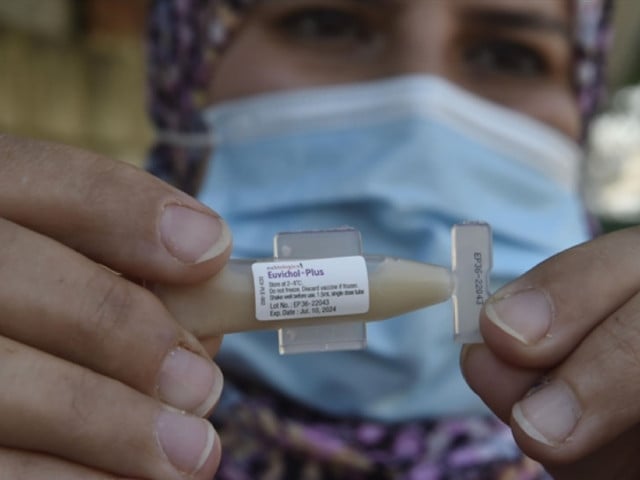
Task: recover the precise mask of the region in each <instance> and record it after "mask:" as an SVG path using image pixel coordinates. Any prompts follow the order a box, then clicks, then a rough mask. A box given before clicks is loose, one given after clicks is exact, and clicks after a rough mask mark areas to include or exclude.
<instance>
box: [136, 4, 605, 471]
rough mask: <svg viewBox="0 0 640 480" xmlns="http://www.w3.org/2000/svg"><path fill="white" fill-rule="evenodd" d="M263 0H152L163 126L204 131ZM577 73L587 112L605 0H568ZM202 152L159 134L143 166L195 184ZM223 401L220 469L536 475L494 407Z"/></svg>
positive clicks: (156, 114)
mask: <svg viewBox="0 0 640 480" xmlns="http://www.w3.org/2000/svg"><path fill="white" fill-rule="evenodd" d="M258 1H261V0H154V2H153V4H152V7H151V11H150V21H149V49H148V51H149V54H148V75H149V98H148V104H149V112H150V115H151V118H152V121H153V123H154V125H155V127H156V128H157V129H158V130H161V131H177V132H183V133H188V134H191V133H201V132H203V131H204V128H205V127H204V125H203V123H202V121H201V119H200V115H199V112H200V111H201V109H202V108H204V107H205V106H206V105H205V102H206V100H205V98H206V97H205V92H206V91H207V89H208V86H209V83H210V81H211V78H212V76H213V75H214V74H215V67H216V61H217V60H218V58H219V56H220V55H221V54H222V52H223V51H224V49H225V47H226V46H227V45H228V44H229V42H230V41H231V39H232V38H233V33H234V32H235V31H236V30H237V29H238V28H239V27H240V25H241V23H242V17H243V13H244V12H245V11H246V10H247V8H249V7H251V5H253V4H255V3H257V2H258ZM574 2H575V3H574V6H575V8H576V15H577V22H576V27H577V28H576V32H575V53H576V57H575V58H576V62H575V66H576V68H575V82H576V91H577V95H578V99H579V102H580V107H581V109H582V113H583V115H584V117H585V119H587V120H588V119H589V118H590V116H591V115H592V114H593V112H594V111H595V109H596V108H597V106H598V104H599V102H600V100H601V98H602V95H603V85H604V73H603V72H604V68H603V65H604V59H605V55H606V50H607V47H608V45H609V43H610V29H609V21H610V16H611V15H610V13H611V4H612V1H611V0H574ZM208 153H209V152H208V151H205V150H204V149H203V150H198V149H193V148H191V149H186V148H180V147H176V146H174V145H170V144H169V143H158V144H157V145H155V146H154V147H153V149H152V151H151V153H150V156H149V163H148V168H149V170H150V171H151V172H152V173H154V174H156V175H157V176H159V177H161V178H162V179H164V180H166V181H168V182H170V183H172V184H174V185H177V186H178V187H179V188H181V189H183V190H185V191H187V192H189V193H191V194H195V193H196V191H197V179H198V173H199V172H200V171H201V169H202V167H203V166H204V165H205V163H206V160H207V155H208ZM226 383H227V386H226V388H227V391H229V390H231V391H232V392H233V393H232V394H230V395H227V398H228V397H230V396H231V397H233V399H234V400H233V402H231V404H229V405H226V406H225V405H222V406H221V407H220V408H219V409H218V410H217V412H216V417H215V418H214V419H213V421H214V424H215V426H216V428H217V430H218V433H219V435H220V438H221V441H222V445H223V460H222V464H221V467H220V471H219V473H218V475H217V477H216V478H218V479H220V480H268V479H274V480H277V479H314V480H315V479H318V480H320V479H349V480H358V479H365V478H366V479H400V480H502V479H505V480H506V479H511V480H542V479H547V478H549V477H548V476H547V474H545V472H544V471H543V469H542V467H541V466H540V465H538V464H536V463H535V462H533V461H532V460H530V459H528V458H526V457H524V456H523V455H522V454H521V453H520V452H519V451H518V449H517V448H516V447H515V444H514V442H513V440H512V438H511V435H510V431H509V429H508V428H507V427H506V426H505V425H503V424H502V423H501V422H499V421H498V420H496V419H494V418H478V417H471V416H470V417H467V418H451V419H433V420H424V421H416V422H409V423H405V424H399V425H388V424H383V423H377V422H371V421H365V420H356V419H338V418H331V417H327V416H326V415H324V414H321V413H319V412H313V411H310V410H308V409H306V408H305V407H304V406H302V405H298V404H296V403H295V402H292V401H289V400H288V399H286V398H282V397H281V396H279V395H278V394H277V393H276V392H271V391H267V390H262V389H260V388H259V387H257V386H255V385H246V384H243V383H242V381H241V380H238V379H230V378H229V377H227V382H226Z"/></svg>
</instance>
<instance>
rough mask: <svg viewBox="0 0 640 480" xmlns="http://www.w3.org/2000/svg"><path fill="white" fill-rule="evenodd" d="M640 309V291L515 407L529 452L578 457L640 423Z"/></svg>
mask: <svg viewBox="0 0 640 480" xmlns="http://www.w3.org/2000/svg"><path fill="white" fill-rule="evenodd" d="M639 314H640V295H637V296H636V297H634V298H633V299H632V300H630V301H629V302H628V303H627V304H625V305H624V306H623V307H622V308H620V309H619V310H618V311H616V312H615V313H614V314H612V315H611V316H610V317H609V318H607V319H606V320H605V321H604V322H603V323H602V324H601V325H599V326H598V327H597V328H596V329H594V330H593V331H592V332H591V333H590V334H589V335H588V336H587V338H586V339H585V340H584V341H583V342H582V343H581V344H580V346H579V347H578V348H577V349H576V350H575V351H574V352H573V353H572V354H571V355H570V356H569V357H568V358H567V359H566V360H565V361H564V362H563V363H562V364H561V365H560V366H559V367H558V368H557V369H555V370H553V371H552V372H551V373H549V376H548V380H547V381H546V382H544V383H543V384H542V385H541V386H539V387H538V388H536V389H534V390H533V391H532V392H531V393H530V394H528V395H527V396H526V397H525V398H524V399H523V400H522V401H520V402H519V403H517V404H516V405H515V406H514V408H513V412H512V420H513V421H512V424H513V426H514V432H515V437H516V439H518V440H519V442H520V444H521V446H523V448H525V449H526V451H527V453H530V454H533V455H535V457H536V458H538V459H544V460H546V461H549V462H569V461H574V460H576V459H579V458H582V457H585V456H587V455H589V454H590V453H592V452H594V451H596V450H598V449H599V448H601V447H603V446H604V445H606V444H607V443H609V442H611V441H613V440H614V439H615V438H617V437H618V436H619V435H621V434H623V433H624V432H625V431H627V430H628V429H629V428H630V427H632V426H635V425H638V424H640V404H639V403H638V401H637V399H638V398H640V384H639V383H638V382H637V381H636V379H637V378H638V377H639V376H640V361H639V358H640V355H639V352H640V328H638V326H639V323H638V320H639V319H640V315H639Z"/></svg>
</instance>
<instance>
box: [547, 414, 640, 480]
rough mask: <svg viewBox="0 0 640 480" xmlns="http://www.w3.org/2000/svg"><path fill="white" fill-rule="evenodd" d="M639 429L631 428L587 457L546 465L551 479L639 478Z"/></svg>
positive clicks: (620, 479) (599, 479)
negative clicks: (561, 463)
mask: <svg viewBox="0 0 640 480" xmlns="http://www.w3.org/2000/svg"><path fill="white" fill-rule="evenodd" d="M638 445H640V427H635V428H632V429H631V430H629V431H627V432H625V433H624V434H622V435H621V436H619V437H618V438H616V440H615V441H613V442H611V443H609V444H607V445H605V446H604V447H603V448H601V449H599V450H598V451H597V452H594V453H593V454H592V455H589V456H588V457H586V458H582V459H580V460H578V461H577V462H570V463H566V464H563V465H548V466H547V470H548V472H549V473H550V474H551V475H552V476H553V478H554V480H576V479H580V480H602V479H605V478H606V479H609V478H615V479H619V480H636V479H638V478H640V461H639V459H638Z"/></svg>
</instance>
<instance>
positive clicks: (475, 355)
mask: <svg viewBox="0 0 640 480" xmlns="http://www.w3.org/2000/svg"><path fill="white" fill-rule="evenodd" d="M460 367H461V369H462V374H463V376H464V378H465V380H466V381H467V383H468V384H469V386H470V387H471V389H472V390H473V391H474V392H475V393H476V394H477V395H478V396H479V397H480V398H481V399H482V401H483V402H484V403H485V404H486V405H487V406H488V407H489V408H490V409H491V410H492V411H493V413H495V414H496V416H497V417H498V418H500V419H501V420H502V421H503V422H505V423H509V419H510V418H511V409H512V408H513V405H514V404H515V403H516V402H517V401H518V400H520V399H521V398H522V397H524V395H525V394H526V393H527V392H528V391H529V390H530V389H531V388H532V386H533V385H534V384H535V383H536V382H537V381H538V379H540V377H541V375H542V372H541V371H539V370H528V369H524V368H518V367H514V366H512V365H509V364H507V363H505V362H503V361H502V360H500V358H498V357H497V356H496V355H495V354H494V353H493V352H492V351H491V350H489V348H487V347H486V346H485V345H479V344H478V345H466V346H465V347H464V348H463V350H462V353H461V355H460Z"/></svg>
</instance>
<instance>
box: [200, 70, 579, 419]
mask: <svg viewBox="0 0 640 480" xmlns="http://www.w3.org/2000/svg"><path fill="white" fill-rule="evenodd" d="M205 118H206V121H207V122H208V124H209V126H210V128H211V131H212V132H213V133H212V135H213V137H212V138H213V141H214V149H215V152H214V154H213V157H212V160H211V164H210V166H209V170H208V173H207V176H206V179H205V181H204V186H203V189H202V192H201V195H200V198H201V200H202V201H204V202H205V203H207V204H209V205H210V206H212V207H213V208H215V209H216V210H217V211H219V212H220V213H221V214H222V215H223V217H224V218H225V219H226V220H227V222H228V223H229V224H230V226H231V229H232V231H233V235H234V245H235V247H234V255H236V256H239V257H261V256H269V255H270V254H271V239H272V237H273V235H274V234H276V233H277V232H280V231H291V230H308V229H324V228H333V227H338V226H344V225H348V226H352V227H355V228H357V229H359V230H360V231H361V232H362V235H363V240H364V250H365V251H366V252H367V253H380V254H385V255H394V256H401V257H406V258H413V259H416V260H422V261H426V262H430V263H439V264H442V265H449V258H450V228H451V226H452V225H453V224H454V223H457V222H461V221H465V220H482V221H486V222H489V223H490V224H491V226H492V228H493V232H494V273H493V278H495V279H497V280H498V282H505V281H507V280H509V279H512V278H513V277H515V276H517V275H520V274H522V273H523V272H524V271H526V270H527V269H529V268H530V267H532V266H534V265H535V264H536V263H538V262H540V261H542V260H543V259H545V258H547V257H549V256H550V255H552V254H554V253H556V252H558V251H560V250H562V249H564V248H566V247H569V246H571V245H574V244H576V243H578V242H581V241H583V240H585V239H586V238H587V227H586V221H585V214H584V211H583V208H582V205H581V202H580V198H579V194H578V177H579V171H580V151H579V149H578V147H577V145H575V144H574V143H573V142H572V141H570V140H569V139H568V138H566V137H564V136H563V135H561V134H559V133H558V132H557V131H555V130H553V129H551V128H549V127H547V126H546V125H544V124H541V123H540V122H537V121H535V120H533V119H530V118H528V117H526V116H524V115H521V114H519V113H516V112H513V111H510V110H508V109H506V108H503V107H500V106H497V105H495V104H492V103H490V102H488V101H486V100H483V99H481V98H478V97H476V96H474V95H472V94H470V93H468V92H466V91H464V90H461V89H460V88H458V87H456V86H454V85H451V84H450V83H448V82H446V81H444V80H442V79H440V78H437V77H430V76H409V77H401V78H395V79H390V80H384V81H377V82H371V83H365V84H354V85H349V86H337V87H330V88H320V89H311V90H302V91H297V92H289V93H277V94H270V95H264V96H258V97H255V98H249V99H246V100H241V101H234V102H229V103H224V104H221V105H218V106H216V107H215V108H212V109H211V110H209V111H207V112H206V114H205ZM450 316H451V314H450V311H449V306H447V305H444V306H442V307H437V308H432V309H427V310H424V311H421V312H418V313H416V314H413V315H409V316H407V318H405V319H400V320H393V321H389V322H382V323H379V324H374V325H371V326H370V328H369V348H368V349H367V350H366V351H365V352H362V353H356V354H354V353H336V354H327V356H326V357H322V359H320V361H318V359H317V358H316V357H315V355H311V356H301V357H298V358H295V359H291V358H288V359H282V358H279V357H277V354H276V340H275V337H272V336H271V335H269V334H264V333H262V334H242V335H238V336H230V337H228V338H227V339H226V340H225V345H224V346H223V353H222V357H221V358H222V362H223V363H224V362H225V361H226V362H227V363H228V364H230V365H233V366H234V367H237V368H238V369H239V370H241V371H243V372H251V374H253V375H256V376H260V377H262V378H263V380H266V381H267V382H268V383H271V384H273V385H274V386H276V387H277V388H279V389H282V390H284V391H285V392H286V393H288V394H289V395H291V396H293V397H295V398H299V399H301V400H303V401H305V402H308V403H310V404H312V405H314V406H316V407H319V408H322V409H325V410H328V411H331V412H334V413H345V412H351V411H355V412H358V413H359V414H361V415H370V416H373V417H378V418H386V419H392V420H397V419H399V418H403V417H415V416H428V415H438V414H443V413H456V412H459V411H463V410H466V409H469V408H472V407H473V406H477V402H478V401H477V399H476V398H475V396H473V395H472V394H470V392H468V390H467V389H466V387H465V386H464V383H463V381H462V379H461V378H460V375H459V372H458V361H457V355H458V350H457V348H456V347H455V345H454V344H453V342H452V340H451V337H452V334H451V320H450Z"/></svg>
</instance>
